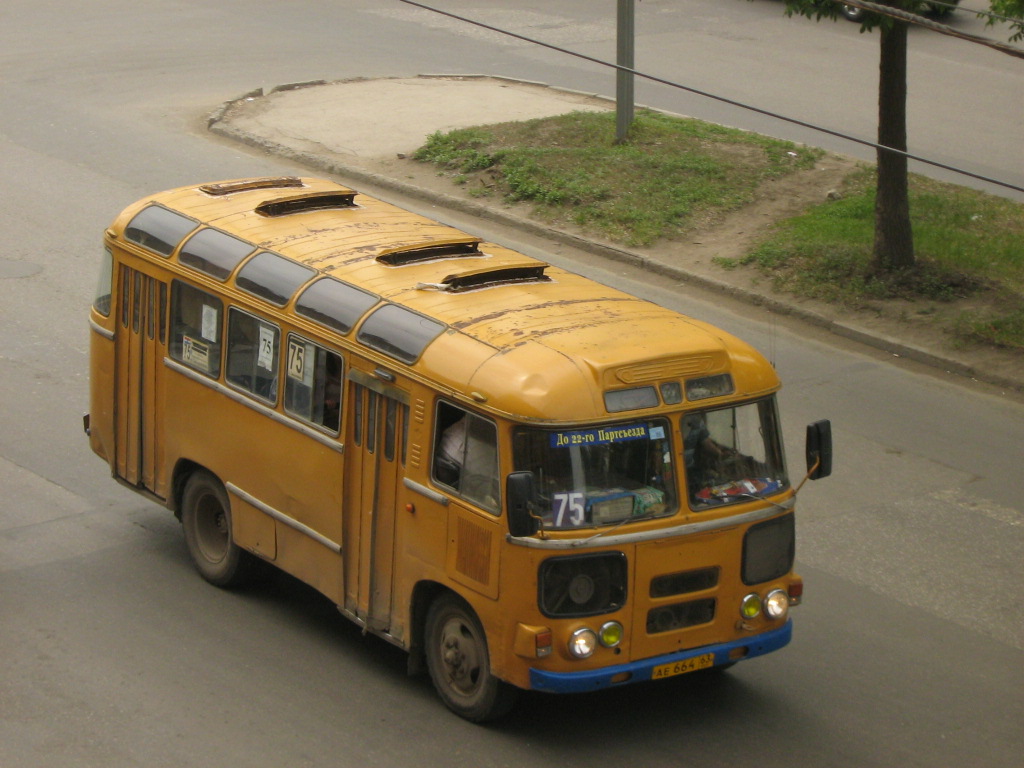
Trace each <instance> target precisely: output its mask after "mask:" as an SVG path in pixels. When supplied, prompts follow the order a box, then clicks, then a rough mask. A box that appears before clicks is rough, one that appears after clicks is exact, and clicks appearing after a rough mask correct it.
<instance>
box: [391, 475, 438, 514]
mask: <svg viewBox="0 0 1024 768" xmlns="http://www.w3.org/2000/svg"><path fill="white" fill-rule="evenodd" d="M402 485H404V486H405V487H406V488H408V489H409V490H410V491H416V493H418V494H420V495H421V496H426V497H427V498H428V499H430V500H431V501H435V502H437V503H438V504H440V505H441V506H442V507H447V506H448V497H447V496H445V495H444V494H443V493H438V492H437V491H435V490H434V489H433V488H427V486H425V485H423V484H422V483H417V482H416V481H415V480H410V479H409V478H408V477H403V478H402Z"/></svg>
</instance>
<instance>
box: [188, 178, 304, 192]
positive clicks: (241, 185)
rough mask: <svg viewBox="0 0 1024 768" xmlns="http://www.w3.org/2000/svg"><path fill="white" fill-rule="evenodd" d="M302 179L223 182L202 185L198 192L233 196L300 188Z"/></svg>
mask: <svg viewBox="0 0 1024 768" xmlns="http://www.w3.org/2000/svg"><path fill="white" fill-rule="evenodd" d="M302 186H305V185H304V184H303V183H302V179H300V178H299V177H298V176H266V177H264V178H261V179H242V180H241V181H225V182H222V183H220V184H203V186H201V187H200V188H199V191H200V192H205V193H206V194H208V195H218V196H219V195H233V194H235V193H236V192H251V191H252V190H254V189H284V188H287V187H302Z"/></svg>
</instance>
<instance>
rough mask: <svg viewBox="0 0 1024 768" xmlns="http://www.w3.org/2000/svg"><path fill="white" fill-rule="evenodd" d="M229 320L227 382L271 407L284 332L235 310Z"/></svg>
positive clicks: (232, 310) (274, 395)
mask: <svg viewBox="0 0 1024 768" xmlns="http://www.w3.org/2000/svg"><path fill="white" fill-rule="evenodd" d="M228 317H229V319H228V359H227V380H228V381H229V382H230V383H231V384H234V385H235V386H236V387H239V388H241V389H244V390H246V391H247V392H250V393H252V394H254V395H256V397H259V398H261V399H262V400H266V401H267V402H268V403H276V402H277V360H278V357H279V356H280V355H279V351H280V339H281V331H280V330H278V328H277V326H275V325H272V324H270V323H268V322H267V321H265V320H262V319H260V318H258V317H256V316H255V315H250V314H249V313H247V312H243V311H242V310H240V309H236V308H235V307H232V308H231V310H230V312H229V314H228Z"/></svg>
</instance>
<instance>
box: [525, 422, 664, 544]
mask: <svg viewBox="0 0 1024 768" xmlns="http://www.w3.org/2000/svg"><path fill="white" fill-rule="evenodd" d="M513 460H514V463H515V468H516V470H517V471H528V472H532V473H533V476H534V479H535V482H536V488H537V493H538V497H539V502H538V503H539V510H538V513H539V514H540V516H541V517H542V518H543V521H544V527H545V528H549V529H552V528H553V529H571V528H585V527H594V526H602V525H612V524H615V523H621V522H624V521H626V520H629V519H632V518H639V517H645V518H646V517H660V516H663V515H671V514H673V513H674V512H675V511H676V509H677V504H678V502H677V499H676V493H675V481H674V480H673V477H674V472H673V461H672V439H671V428H670V425H669V422H668V421H667V420H666V419H649V420H644V421H634V422H627V423H622V424H611V425H608V426H602V427H588V428H581V429H525V428H524V429H521V430H519V431H518V432H517V433H516V436H515V449H514V458H513Z"/></svg>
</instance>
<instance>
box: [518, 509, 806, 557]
mask: <svg viewBox="0 0 1024 768" xmlns="http://www.w3.org/2000/svg"><path fill="white" fill-rule="evenodd" d="M793 506H794V500H793V498H792V497H790V498H788V499H786V500H785V501H783V502H781V503H774V502H773V503H770V504H769V505H768V506H767V507H762V508H761V509H755V510H753V511H752V512H743V513H741V514H738V515H733V516H732V517H720V518H717V519H715V520H701V521H700V522H696V523H685V524H683V525H677V526H675V527H673V528H659V529H656V530H653V531H639V532H638V533H622V534H619V535H617V536H602V535H601V533H600V531H598V532H596V533H594V534H593V535H591V536H588V537H586V538H583V539H541V538H538V537H536V536H511V535H510V536H506V537H505V540H506V541H508V542H509V543H510V544H516V545H518V546H520V547H531V548H533V549H588V548H593V547H619V546H623V545H626V544H639V543H641V542H644V541H654V540H655V539H671V538H674V537H676V536H692V535H693V534H696V533H708V532H709V531H717V530H721V529H723V528H733V527H734V526H737V525H746V524H747V523H756V522H757V521H759V520H765V519H767V518H769V517H773V516H775V515H777V514H779V510H780V509H782V510H783V511H787V512H788V511H790V510H792V509H793Z"/></svg>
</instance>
